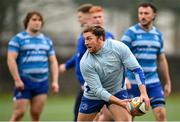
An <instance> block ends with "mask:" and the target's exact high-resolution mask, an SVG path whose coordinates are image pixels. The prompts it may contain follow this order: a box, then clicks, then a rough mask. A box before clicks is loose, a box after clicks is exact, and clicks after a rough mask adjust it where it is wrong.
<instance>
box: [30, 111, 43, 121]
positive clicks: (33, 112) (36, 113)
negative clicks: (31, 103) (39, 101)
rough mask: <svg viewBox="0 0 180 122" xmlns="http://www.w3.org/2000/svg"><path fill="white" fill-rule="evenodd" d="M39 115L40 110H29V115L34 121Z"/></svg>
mask: <svg viewBox="0 0 180 122" xmlns="http://www.w3.org/2000/svg"><path fill="white" fill-rule="evenodd" d="M40 115H41V111H39V110H33V111H31V117H32V119H33V120H34V121H35V120H36V121H38V120H39V118H40Z"/></svg>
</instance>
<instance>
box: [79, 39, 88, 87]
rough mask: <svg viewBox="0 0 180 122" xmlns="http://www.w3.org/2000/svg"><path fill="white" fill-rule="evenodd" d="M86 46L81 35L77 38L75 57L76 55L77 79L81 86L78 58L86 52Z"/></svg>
mask: <svg viewBox="0 0 180 122" xmlns="http://www.w3.org/2000/svg"><path fill="white" fill-rule="evenodd" d="M86 50H87V48H86V46H85V39H84V37H83V36H82V35H81V37H80V38H79V40H78V45H77V57H76V76H77V79H78V80H79V82H80V85H81V88H82V89H84V88H83V85H84V82H85V81H84V78H83V76H82V74H81V70H80V60H81V58H82V56H83V55H84V53H85V52H86Z"/></svg>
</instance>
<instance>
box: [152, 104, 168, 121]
mask: <svg viewBox="0 0 180 122" xmlns="http://www.w3.org/2000/svg"><path fill="white" fill-rule="evenodd" d="M154 114H155V116H156V120H157V121H165V120H166V112H165V108H163V107H158V108H156V110H155V113H154Z"/></svg>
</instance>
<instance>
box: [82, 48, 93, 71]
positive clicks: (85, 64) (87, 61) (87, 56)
mask: <svg viewBox="0 0 180 122" xmlns="http://www.w3.org/2000/svg"><path fill="white" fill-rule="evenodd" d="M93 63H94V61H93V57H92V54H91V53H89V51H88V50H86V52H85V53H84V55H83V57H82V58H81V60H80V68H81V69H84V70H85V69H89V68H90V67H92V66H93Z"/></svg>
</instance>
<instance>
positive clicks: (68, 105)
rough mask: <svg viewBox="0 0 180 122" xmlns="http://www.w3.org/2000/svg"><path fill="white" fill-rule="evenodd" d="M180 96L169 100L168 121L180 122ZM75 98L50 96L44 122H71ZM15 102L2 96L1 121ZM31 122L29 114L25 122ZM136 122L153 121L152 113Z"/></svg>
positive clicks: (6, 118) (44, 113) (9, 97)
mask: <svg viewBox="0 0 180 122" xmlns="http://www.w3.org/2000/svg"><path fill="white" fill-rule="evenodd" d="M179 103H180V94H173V95H171V96H170V97H168V99H167V116H168V121H180V113H179V110H180V104H179ZM73 104H74V97H72V96H66V97H65V96H49V97H48V101H47V103H46V106H45V108H44V111H43V113H42V116H41V120H42V121H68V120H69V121H71V120H72V118H73ZM12 108H13V101H12V97H11V95H2V96H0V121H8V120H9V118H10V117H11V114H12ZM28 120H30V117H29V112H27V113H26V115H25V116H24V118H23V121H28ZM135 120H136V121H153V120H154V118H153V114H152V111H149V112H148V113H147V114H145V115H143V116H141V117H136V118H135Z"/></svg>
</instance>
